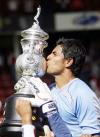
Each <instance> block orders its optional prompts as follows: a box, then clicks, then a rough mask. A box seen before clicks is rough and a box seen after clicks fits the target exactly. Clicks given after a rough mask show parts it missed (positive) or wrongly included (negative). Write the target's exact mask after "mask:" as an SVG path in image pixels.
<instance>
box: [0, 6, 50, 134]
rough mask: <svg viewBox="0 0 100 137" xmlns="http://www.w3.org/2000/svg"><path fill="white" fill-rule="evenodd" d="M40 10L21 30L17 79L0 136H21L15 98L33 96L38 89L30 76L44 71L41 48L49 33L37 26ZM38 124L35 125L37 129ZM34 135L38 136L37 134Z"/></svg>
mask: <svg viewBox="0 0 100 137" xmlns="http://www.w3.org/2000/svg"><path fill="white" fill-rule="evenodd" d="M40 11H41V7H40V6H39V7H38V8H37V14H36V16H35V17H34V22H33V25H32V27H30V28H29V29H26V30H24V31H22V32H21V36H22V39H21V46H22V51H23V52H22V54H21V55H19V56H18V58H17V60H16V74H17V75H18V77H19V79H18V81H17V83H16V84H15V86H14V89H15V93H14V94H13V95H11V96H10V97H8V98H7V100H6V102H5V108H4V121H3V123H2V124H1V125H0V136H2V137H11V136H15V137H21V136H22V132H21V118H20V116H19V115H18V114H17V113H16V110H15V103H16V99H18V98H20V97H21V98H34V92H38V89H37V88H36V87H35V86H34V84H33V83H32V77H41V76H42V75H44V73H45V72H44V70H43V69H42V64H43V59H44V58H43V49H44V48H45V47H47V46H48V43H47V42H46V40H47V39H48V38H49V35H48V34H47V33H46V32H45V31H43V30H42V29H41V28H40V26H39V21H38V17H39V15H40ZM36 123H37V121H36ZM39 126H40V125H37V128H38V129H39ZM36 136H37V137H38V136H39V134H37V135H36Z"/></svg>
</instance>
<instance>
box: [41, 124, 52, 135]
mask: <svg viewBox="0 0 100 137" xmlns="http://www.w3.org/2000/svg"><path fill="white" fill-rule="evenodd" d="M43 128H44V133H45V136H39V137H54V134H53V132H51V130H50V128H49V127H48V126H47V125H44V127H43Z"/></svg>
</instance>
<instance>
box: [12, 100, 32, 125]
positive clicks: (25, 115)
mask: <svg viewBox="0 0 100 137" xmlns="http://www.w3.org/2000/svg"><path fill="white" fill-rule="evenodd" d="M15 108H16V111H17V113H18V114H19V115H20V117H21V118H22V124H23V125H24V124H32V108H31V103H30V102H29V101H26V100H21V99H17V101H16V106H15Z"/></svg>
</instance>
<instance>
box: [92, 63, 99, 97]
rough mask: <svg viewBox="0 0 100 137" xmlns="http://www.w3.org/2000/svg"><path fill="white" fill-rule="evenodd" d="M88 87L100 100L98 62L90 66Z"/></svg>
mask: <svg viewBox="0 0 100 137" xmlns="http://www.w3.org/2000/svg"><path fill="white" fill-rule="evenodd" d="M92 65H93V66H92V74H91V80H90V85H91V87H92V89H93V90H94V91H95V93H96V94H97V96H98V97H99V99H100V62H95V63H93V64H92Z"/></svg>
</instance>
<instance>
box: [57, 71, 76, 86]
mask: <svg viewBox="0 0 100 137" xmlns="http://www.w3.org/2000/svg"><path fill="white" fill-rule="evenodd" d="M74 78H76V77H75V76H73V75H72V73H68V74H67V73H66V74H62V75H58V76H55V82H56V85H57V86H58V87H59V88H62V87H63V86H64V85H66V84H68V83H69V82H70V81H71V80H73V79H74Z"/></svg>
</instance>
